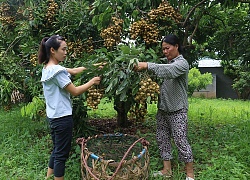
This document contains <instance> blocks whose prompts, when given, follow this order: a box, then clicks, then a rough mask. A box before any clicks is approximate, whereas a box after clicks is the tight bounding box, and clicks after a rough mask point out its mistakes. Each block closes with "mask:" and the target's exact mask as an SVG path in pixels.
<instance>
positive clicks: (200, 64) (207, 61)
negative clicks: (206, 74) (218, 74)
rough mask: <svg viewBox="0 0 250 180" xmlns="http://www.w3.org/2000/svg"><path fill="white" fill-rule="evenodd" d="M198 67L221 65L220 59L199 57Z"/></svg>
mask: <svg viewBox="0 0 250 180" xmlns="http://www.w3.org/2000/svg"><path fill="white" fill-rule="evenodd" d="M198 67H221V60H217V59H201V60H199V61H198Z"/></svg>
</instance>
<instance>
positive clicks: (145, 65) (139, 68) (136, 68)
mask: <svg viewBox="0 0 250 180" xmlns="http://www.w3.org/2000/svg"><path fill="white" fill-rule="evenodd" d="M144 69H148V63H147V62H138V64H137V65H134V69H133V70H134V71H142V70H144Z"/></svg>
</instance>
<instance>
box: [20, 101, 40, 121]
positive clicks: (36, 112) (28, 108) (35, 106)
mask: <svg viewBox="0 0 250 180" xmlns="http://www.w3.org/2000/svg"><path fill="white" fill-rule="evenodd" d="M21 115H22V116H23V117H29V118H30V119H32V120H40V118H41V117H43V118H44V117H45V101H44V99H43V98H40V97H37V96H35V97H33V99H32V101H31V102H29V103H28V104H27V105H25V106H23V107H22V108H21Z"/></svg>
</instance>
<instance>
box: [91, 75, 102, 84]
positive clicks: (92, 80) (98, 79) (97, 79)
mask: <svg viewBox="0 0 250 180" xmlns="http://www.w3.org/2000/svg"><path fill="white" fill-rule="evenodd" d="M90 81H91V82H92V83H93V84H94V85H99V84H100V82H101V77H99V76H97V77H93V78H92V79H91V80H90Z"/></svg>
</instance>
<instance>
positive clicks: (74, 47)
mask: <svg viewBox="0 0 250 180" xmlns="http://www.w3.org/2000/svg"><path fill="white" fill-rule="evenodd" d="M67 46H68V51H69V52H70V54H71V56H72V57H74V58H77V57H80V56H81V54H82V53H83V51H84V49H83V43H82V41H81V40H80V39H78V40H76V41H75V42H71V41H70V42H68V43H67Z"/></svg>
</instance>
